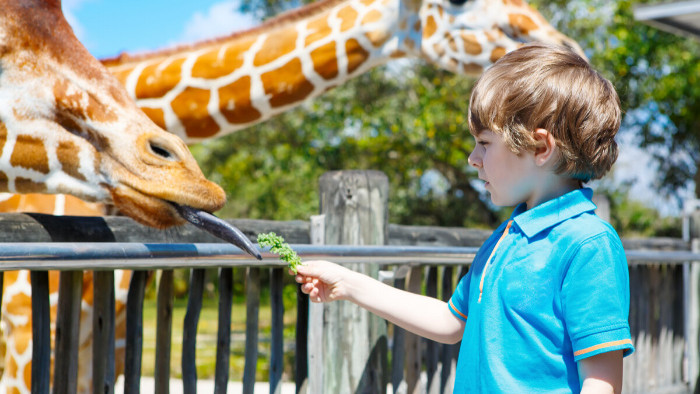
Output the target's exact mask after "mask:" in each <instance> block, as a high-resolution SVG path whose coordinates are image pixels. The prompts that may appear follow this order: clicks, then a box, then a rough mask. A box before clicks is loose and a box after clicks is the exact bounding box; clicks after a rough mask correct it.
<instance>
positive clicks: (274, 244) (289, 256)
mask: <svg viewBox="0 0 700 394" xmlns="http://www.w3.org/2000/svg"><path fill="white" fill-rule="evenodd" d="M258 244H259V245H260V246H270V252H272V253H276V254H278V255H279V256H280V260H282V261H286V262H287V264H288V265H289V269H291V270H292V272H294V273H295V274H296V273H297V266H298V265H300V264H301V258H300V257H299V256H298V255H297V252H295V251H294V250H293V249H292V248H291V247H290V246H289V244H288V243H286V242H284V238H282V237H280V236H279V235H277V234H275V233H267V234H265V233H260V234H258Z"/></svg>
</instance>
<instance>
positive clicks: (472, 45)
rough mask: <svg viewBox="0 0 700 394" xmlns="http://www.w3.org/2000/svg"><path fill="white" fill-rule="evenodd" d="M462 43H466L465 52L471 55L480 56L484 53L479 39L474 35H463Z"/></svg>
mask: <svg viewBox="0 0 700 394" xmlns="http://www.w3.org/2000/svg"><path fill="white" fill-rule="evenodd" d="M462 41H463V42H464V51H465V52H467V53H468V54H470V55H478V54H480V53H481V51H483V48H482V47H481V44H480V43H479V39H477V38H476V36H475V35H474V34H467V33H462Z"/></svg>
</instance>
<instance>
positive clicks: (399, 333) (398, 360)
mask: <svg viewBox="0 0 700 394" xmlns="http://www.w3.org/2000/svg"><path fill="white" fill-rule="evenodd" d="M394 287H396V288H397V289H401V290H405V289H406V278H405V277H400V278H396V279H394ZM405 363H406V330H404V329H403V328H401V327H399V326H397V325H394V338H393V341H392V345H391V386H392V388H393V392H395V393H397V392H404V391H405V387H406V381H405V379H404V366H405ZM402 390H404V391H402Z"/></svg>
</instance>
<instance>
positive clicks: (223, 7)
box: [74, 0, 259, 43]
mask: <svg viewBox="0 0 700 394" xmlns="http://www.w3.org/2000/svg"><path fill="white" fill-rule="evenodd" d="M74 1H81V0H74ZM239 6H240V4H239V2H238V1H237V0H229V1H224V2H221V3H216V4H214V5H212V6H211V7H210V8H209V10H208V11H207V12H206V13H205V14H203V13H201V12H196V13H195V14H194V15H192V17H191V18H190V20H189V21H187V23H185V28H184V30H183V33H182V36H181V37H180V40H179V41H180V42H182V43H190V42H194V41H200V40H204V39H209V38H215V37H219V36H224V35H228V34H231V33H233V32H236V31H240V30H245V29H248V28H250V27H253V26H255V25H257V24H258V23H259V21H257V20H256V19H254V18H253V17H252V16H251V15H245V14H241V13H240V12H239V11H238V8H239Z"/></svg>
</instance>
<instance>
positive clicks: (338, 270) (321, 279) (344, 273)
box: [295, 260, 353, 302]
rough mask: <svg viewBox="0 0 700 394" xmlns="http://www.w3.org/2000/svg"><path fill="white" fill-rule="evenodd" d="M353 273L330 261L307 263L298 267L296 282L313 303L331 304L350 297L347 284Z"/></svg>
mask: <svg viewBox="0 0 700 394" xmlns="http://www.w3.org/2000/svg"><path fill="white" fill-rule="evenodd" d="M352 273H353V271H351V270H349V269H347V268H344V267H341V266H339V265H337V264H334V263H331V262H330V261H322V260H318V261H307V262H304V263H303V264H301V265H299V266H297V275H296V277H295V280H296V281H297V283H300V284H301V291H303V292H304V293H306V294H308V295H309V299H310V300H311V301H312V302H329V301H336V300H345V299H348V298H349V297H350V291H349V288H348V283H347V282H348V278H349V277H350V276H351V275H352Z"/></svg>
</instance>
